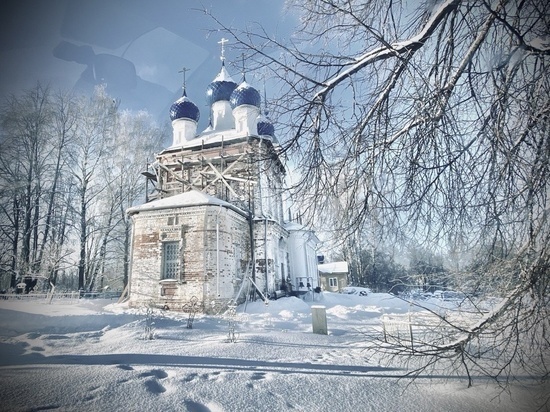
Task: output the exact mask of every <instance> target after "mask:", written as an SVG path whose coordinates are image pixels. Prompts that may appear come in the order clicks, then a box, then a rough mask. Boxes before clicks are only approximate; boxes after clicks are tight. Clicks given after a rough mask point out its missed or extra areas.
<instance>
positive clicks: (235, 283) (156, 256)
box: [127, 53, 320, 313]
mask: <svg viewBox="0 0 550 412" xmlns="http://www.w3.org/2000/svg"><path fill="white" fill-rule="evenodd" d="M206 99H207V105H208V107H209V108H210V113H209V114H210V125H209V126H208V128H207V129H206V130H204V131H202V132H200V133H197V123H198V120H199V116H200V111H199V109H198V107H197V106H196V105H195V104H194V103H193V102H192V101H191V100H190V99H189V98H188V97H187V94H186V91H185V84H184V92H183V96H182V97H181V98H180V99H179V100H177V101H176V102H174V104H173V105H172V106H171V109H170V118H171V120H172V129H173V136H172V144H171V145H170V146H169V147H167V148H165V149H164V150H162V151H161V152H160V153H158V154H157V155H156V159H155V161H154V163H153V164H152V165H150V167H149V169H148V170H147V172H146V173H144V174H145V175H146V176H147V178H148V184H149V192H151V193H150V194H151V195H150V196H148V199H147V200H148V201H147V202H146V203H144V204H142V205H139V206H135V207H132V208H130V209H129V210H128V211H127V212H128V214H129V216H130V217H131V220H132V248H131V263H130V277H129V284H128V294H129V303H130V306H133V307H138V306H142V305H150V304H153V305H155V306H159V307H164V308H167V309H172V310H181V309H183V308H185V306H186V305H189V304H190V303H191V302H196V303H197V304H198V305H199V306H200V307H201V309H202V311H203V312H205V313H219V312H220V311H221V310H223V309H224V308H226V307H227V305H228V304H230V303H240V302H242V301H244V300H245V299H246V298H247V297H249V298H262V299H267V298H273V297H279V296H281V295H285V294H296V295H301V294H304V293H308V292H309V293H313V291H314V290H315V289H316V288H317V287H318V286H319V285H320V284H319V278H318V273H317V261H316V247H317V243H318V239H317V237H316V236H315V233H314V232H313V231H312V230H310V229H308V228H306V227H304V226H302V225H301V224H298V223H296V222H292V221H287V220H285V216H287V217H289V218H290V215H291V214H290V213H288V210H287V208H285V206H284V202H283V191H284V178H285V167H284V165H283V163H282V161H281V158H280V157H279V145H278V141H277V139H276V137H275V130H274V126H273V124H272V123H271V122H270V121H269V119H268V118H267V117H266V116H267V113H266V116H264V115H262V114H261V97H260V94H259V92H258V91H257V90H256V89H255V88H254V87H252V86H251V85H249V84H248V83H247V82H246V79H245V76H244V74H243V80H242V82H241V83H240V84H237V83H236V82H235V81H234V80H233V79H232V78H231V76H230V75H229V73H228V72H227V70H226V68H225V65H224V64H223V53H222V67H221V70H220V72H219V73H218V75H217V76H216V77H215V78H214V80H213V81H212V83H210V84H209V85H208V87H207V90H206Z"/></svg>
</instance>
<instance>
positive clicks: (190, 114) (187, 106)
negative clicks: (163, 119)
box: [170, 92, 200, 122]
mask: <svg viewBox="0 0 550 412" xmlns="http://www.w3.org/2000/svg"><path fill="white" fill-rule="evenodd" d="M199 118H200V112H199V108H198V107H197V105H196V104H195V103H193V102H192V101H191V100H189V98H188V97H187V95H186V94H185V92H183V96H182V97H180V98H179V99H178V100H176V101H175V102H174V103H173V104H172V106H171V107H170V120H172V121H174V120H177V119H190V120H194V121H195V122H198V121H199Z"/></svg>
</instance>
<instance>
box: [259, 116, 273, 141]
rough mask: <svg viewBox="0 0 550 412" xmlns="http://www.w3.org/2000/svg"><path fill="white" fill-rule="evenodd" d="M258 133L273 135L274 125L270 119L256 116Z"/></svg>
mask: <svg viewBox="0 0 550 412" xmlns="http://www.w3.org/2000/svg"><path fill="white" fill-rule="evenodd" d="M258 134H259V135H260V136H271V137H275V127H274V126H273V123H271V121H270V120H269V119H268V118H267V117H265V116H259V117H258Z"/></svg>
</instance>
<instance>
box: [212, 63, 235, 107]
mask: <svg viewBox="0 0 550 412" xmlns="http://www.w3.org/2000/svg"><path fill="white" fill-rule="evenodd" d="M236 87H237V83H235V82H234V81H233V79H232V78H231V76H230V75H229V73H227V70H226V69H225V66H222V69H221V71H220V73H219V74H218V75H217V76H216V78H215V79H214V81H213V82H212V83H210V84H209V85H208V87H207V88H206V104H208V105H209V106H212V105H213V104H214V103H216V102H219V101H220V100H225V101H229V98H230V97H231V93H233V90H235V89H236Z"/></svg>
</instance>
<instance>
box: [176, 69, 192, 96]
mask: <svg viewBox="0 0 550 412" xmlns="http://www.w3.org/2000/svg"><path fill="white" fill-rule="evenodd" d="M189 70H190V69H188V68H187V67H185V66H184V67H183V68H182V69H181V70H180V71H179V72H178V73H183V87H182V89H183V95H184V96H185V73H186V72H188V71H189Z"/></svg>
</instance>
